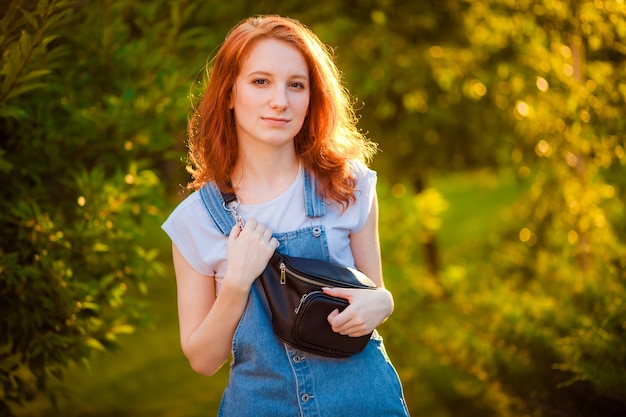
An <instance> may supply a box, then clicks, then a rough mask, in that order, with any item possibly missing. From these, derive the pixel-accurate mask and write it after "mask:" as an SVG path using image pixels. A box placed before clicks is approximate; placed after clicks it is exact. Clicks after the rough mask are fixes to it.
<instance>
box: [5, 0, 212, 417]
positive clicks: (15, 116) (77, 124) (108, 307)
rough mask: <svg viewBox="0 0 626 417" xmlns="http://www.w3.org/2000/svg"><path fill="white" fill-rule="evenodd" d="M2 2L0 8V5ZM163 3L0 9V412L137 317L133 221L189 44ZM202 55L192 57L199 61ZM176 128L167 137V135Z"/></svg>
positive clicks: (158, 269)
mask: <svg viewBox="0 0 626 417" xmlns="http://www.w3.org/2000/svg"><path fill="white" fill-rule="evenodd" d="M2 7H3V8H5V5H3V6H2ZM193 12H194V7H192V6H189V5H186V4H182V3H179V2H174V1H170V2H168V1H157V2H150V3H149V4H137V3H136V2H133V1H107V2H101V3H99V4H98V5H92V4H89V2H82V1H67V0H50V1H45V0H41V1H39V2H30V1H22V2H10V3H9V4H8V5H6V10H5V11H4V12H3V14H2V17H1V18H0V46H1V49H2V51H3V54H2V61H1V62H0V63H1V68H2V71H1V73H0V88H1V90H0V136H2V138H3V139H2V142H1V146H0V181H1V182H2V183H3V186H2V189H1V191H0V196H1V201H0V211H1V212H2V213H3V215H2V217H1V218H0V230H1V231H2V243H1V245H0V274H1V275H0V278H1V286H0V298H1V302H0V415H10V414H11V412H12V411H11V410H12V409H13V408H14V406H16V405H20V404H24V403H25V402H28V401H31V400H33V399H34V398H35V396H36V394H37V393H39V392H47V393H48V394H49V395H51V396H52V399H53V400H54V397H53V393H52V392H51V391H50V390H49V388H48V387H49V380H50V378H54V379H59V378H62V376H63V374H64V370H65V369H66V367H67V366H68V364H69V363H71V362H81V363H87V362H88V361H89V359H90V357H91V356H92V352H93V351H106V350H111V349H113V348H115V346H117V343H118V335H123V334H128V333H131V332H133V331H134V329H135V327H136V326H137V325H141V324H143V323H145V322H146V320H147V319H148V317H147V316H146V314H145V312H144V310H143V304H144V301H142V300H141V299H142V298H143V297H144V296H145V294H146V292H147V288H148V282H149V280H150V279H151V278H153V277H157V276H161V275H162V274H163V267H162V264H161V263H160V261H158V260H157V251H156V249H154V248H151V247H144V246H142V244H141V242H142V236H143V232H144V231H143V230H142V227H143V221H142V219H143V218H145V217H146V216H154V215H157V214H158V213H159V210H160V209H159V207H160V206H162V203H163V198H164V194H163V193H162V191H163V190H162V189H161V185H160V179H159V178H158V175H157V171H156V169H157V168H158V169H159V170H161V172H162V173H163V174H164V175H167V174H168V173H169V172H170V171H171V170H170V169H169V166H168V165H165V164H163V162H161V161H162V155H163V153H164V152H165V151H166V150H167V149H168V148H169V147H170V146H171V143H172V141H173V140H174V138H173V136H174V135H175V134H177V135H180V132H184V126H185V123H186V114H185V111H182V112H181V111H180V109H181V108H182V109H184V108H187V107H188V98H187V92H188V88H189V80H190V79H192V78H193V76H194V75H195V72H196V71H197V69H198V68H199V67H200V66H201V62H202V61H200V62H199V63H198V65H196V66H194V67H193V68H192V69H191V70H189V69H188V70H187V71H186V72H185V71H181V69H184V68H185V66H184V65H183V63H187V62H188V61H185V59H187V58H188V55H187V54H186V51H187V50H188V48H189V47H190V45H195V44H201V42H199V40H201V39H202V38H203V37H204V35H205V34H206V31H205V30H202V29H199V28H185V27H183V23H184V22H185V21H187V20H188V19H189V16H190V15H191V14H192V13H193ZM201 59H204V58H201ZM174 132H176V133H174Z"/></svg>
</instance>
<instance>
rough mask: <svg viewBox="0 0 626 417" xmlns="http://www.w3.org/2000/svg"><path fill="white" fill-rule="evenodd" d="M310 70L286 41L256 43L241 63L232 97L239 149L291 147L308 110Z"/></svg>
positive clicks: (273, 40)
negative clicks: (249, 147) (248, 146)
mask: <svg viewBox="0 0 626 417" xmlns="http://www.w3.org/2000/svg"><path fill="white" fill-rule="evenodd" d="M309 87H310V85H309V71H308V67H307V64H306V61H305V60H304V57H303V56H302V54H301V53H300V51H298V49H296V48H295V47H293V46H291V45H290V44H288V43H287V42H283V41H279V40H276V39H262V40H260V41H257V42H256V43H255V44H254V45H253V46H252V49H251V50H250V53H249V54H248V57H247V58H246V59H245V60H244V62H243V64H242V66H241V71H240V72H239V75H237V78H236V79H235V85H234V86H233V92H232V95H231V102H230V105H231V108H232V109H233V110H234V114H235V123H236V127H237V138H238V141H239V145H240V146H246V144H250V145H253V146H254V147H255V149H258V148H256V147H258V146H259V145H261V146H265V145H268V146H272V147H282V146H285V145H290V146H292V143H293V138H294V137H295V136H296V134H297V133H298V132H299V131H300V129H301V128H302V124H303V122H304V118H305V116H306V114H307V110H308V108H309V94H310V90H309Z"/></svg>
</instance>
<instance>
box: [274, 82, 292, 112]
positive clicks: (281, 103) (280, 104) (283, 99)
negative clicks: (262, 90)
mask: <svg viewBox="0 0 626 417" xmlns="http://www.w3.org/2000/svg"><path fill="white" fill-rule="evenodd" d="M287 104H288V99H287V90H286V89H285V88H282V87H276V88H274V90H273V92H272V98H271V101H270V105H271V106H272V108H273V109H277V110H284V109H285V108H287Z"/></svg>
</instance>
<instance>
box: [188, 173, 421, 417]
mask: <svg viewBox="0 0 626 417" xmlns="http://www.w3.org/2000/svg"><path fill="white" fill-rule="evenodd" d="M304 188H305V192H304V196H305V208H306V216H307V217H308V218H309V219H311V225H310V226H309V227H306V228H302V229H299V230H294V231H290V232H286V233H276V234H274V235H273V237H275V238H276V239H277V240H278V241H279V243H280V245H279V247H278V251H279V252H281V253H283V254H286V255H290V256H300V257H306V258H311V259H319V260H325V261H328V260H329V253H328V245H327V242H326V233H325V230H324V226H323V224H322V219H323V216H324V215H325V213H326V207H325V204H324V201H323V200H322V199H321V198H319V196H318V193H317V183H316V181H314V179H313V178H312V177H311V175H310V174H309V173H308V172H307V171H306V170H305V171H304ZM200 195H201V197H202V201H203V202H204V204H205V206H206V208H207V210H208V211H209V214H210V216H211V218H212V220H213V221H214V222H215V224H216V226H217V227H218V229H219V230H220V231H221V233H223V234H224V235H225V236H227V235H228V234H229V233H230V230H231V229H232V227H233V226H234V225H235V219H234V217H233V216H232V213H231V212H229V211H227V210H226V206H225V204H224V200H223V198H222V195H221V193H220V191H219V189H218V188H217V186H216V185H215V183H213V182H210V183H207V184H205V185H204V186H203V187H202V188H201V189H200ZM232 356H233V358H232V362H231V365H230V377H229V381H228V384H227V386H226V389H225V391H224V394H223V396H222V401H221V404H220V409H219V412H218V417H246V416H250V417H295V416H301V417H344V416H345V417H353V416H364V417H367V416H371V417H381V416H385V417H387V416H405V417H406V416H408V415H409V413H408V410H407V408H406V404H405V401H404V397H403V394H402V387H401V384H400V380H399V378H398V375H397V373H396V371H395V369H394V368H393V366H392V364H391V362H390V361H389V358H388V357H387V354H386V352H385V348H384V345H383V341H382V338H381V337H380V336H379V335H378V334H377V333H376V332H374V334H373V335H372V338H371V339H370V341H369V343H368V345H367V347H366V348H365V350H363V351H362V352H361V353H359V354H357V355H354V356H352V357H350V358H346V359H334V358H326V357H322V356H317V355H314V354H311V353H306V352H302V351H300V350H297V349H294V348H292V347H291V346H289V345H287V344H285V343H283V342H281V341H280V340H278V339H277V338H276V336H275V335H274V332H273V330H272V323H271V316H270V311H269V307H268V304H267V299H266V298H265V294H264V293H263V288H262V287H261V284H260V282H259V280H256V281H255V282H254V284H253V285H252V288H251V290H250V294H249V296H248V302H247V304H246V308H245V310H244V313H243V315H242V316H241V319H240V321H239V324H238V326H237V329H236V330H235V334H234V336H233V342H232Z"/></svg>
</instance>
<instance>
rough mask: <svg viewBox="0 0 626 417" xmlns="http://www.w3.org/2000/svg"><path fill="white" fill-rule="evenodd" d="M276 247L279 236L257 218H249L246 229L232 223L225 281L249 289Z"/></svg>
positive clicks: (227, 283)
mask: <svg viewBox="0 0 626 417" xmlns="http://www.w3.org/2000/svg"><path fill="white" fill-rule="evenodd" d="M277 247H278V240H276V239H275V238H273V237H272V232H271V230H269V229H268V228H267V227H265V225H264V224H262V223H259V222H257V221H256V219H248V221H247V222H246V224H245V226H244V227H243V229H242V228H241V227H239V225H235V226H233V228H232V229H231V231H230V235H229V237H228V244H227V251H228V253H227V257H226V260H227V265H228V266H227V270H226V274H225V276H224V285H229V284H231V285H236V286H237V287H239V288H242V287H243V288H247V289H249V288H250V287H251V286H252V283H253V282H254V280H255V279H256V278H257V277H258V276H259V275H261V273H262V272H263V270H264V269H265V266H266V265H267V263H268V262H269V260H270V258H271V257H272V254H273V253H274V251H275V250H276V248H277Z"/></svg>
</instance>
